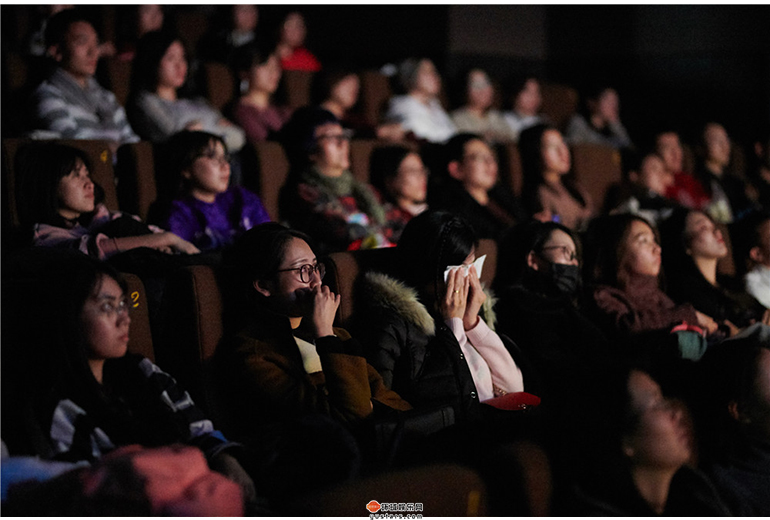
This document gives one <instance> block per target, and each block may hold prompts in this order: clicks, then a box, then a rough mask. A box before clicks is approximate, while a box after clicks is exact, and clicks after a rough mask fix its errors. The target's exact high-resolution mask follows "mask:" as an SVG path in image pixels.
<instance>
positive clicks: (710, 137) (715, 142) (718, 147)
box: [703, 123, 731, 167]
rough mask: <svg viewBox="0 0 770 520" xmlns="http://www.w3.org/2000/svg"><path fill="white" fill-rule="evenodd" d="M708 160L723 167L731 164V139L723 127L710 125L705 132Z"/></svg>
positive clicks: (714, 124)
mask: <svg viewBox="0 0 770 520" xmlns="http://www.w3.org/2000/svg"><path fill="white" fill-rule="evenodd" d="M703 140H704V141H705V142H706V155H707V160H708V161H711V162H714V163H716V164H717V165H719V166H721V167H725V166H727V165H728V164H730V147H731V145H730V137H729V136H728V135H727V131H726V130H725V129H724V127H723V126H722V125H718V124H716V123H710V124H708V125H707V126H706V129H705V131H704V132H703Z"/></svg>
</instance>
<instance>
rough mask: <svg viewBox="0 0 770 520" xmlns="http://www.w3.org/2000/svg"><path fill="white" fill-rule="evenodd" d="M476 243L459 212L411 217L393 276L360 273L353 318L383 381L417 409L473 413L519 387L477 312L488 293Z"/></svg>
mask: <svg viewBox="0 0 770 520" xmlns="http://www.w3.org/2000/svg"><path fill="white" fill-rule="evenodd" d="M476 244H477V238H476V236H475V234H474V232H473V229H472V228H471V226H470V225H469V224H468V222H466V221H465V220H463V219H462V218H460V217H457V216H454V215H452V214H450V213H446V212H433V211H429V212H426V213H422V214H421V215H418V216H417V217H415V218H413V219H412V220H411V221H410V222H409V224H407V226H406V228H405V229H404V232H403V234H402V235H401V239H400V240H399V243H398V246H397V247H396V251H397V254H398V265H397V268H396V271H397V272H398V273H399V275H398V278H392V277H391V276H389V275H386V274H381V273H367V275H366V278H365V281H364V284H363V286H362V287H361V291H362V292H361V294H360V295H359V297H358V298H357V299H356V301H357V309H356V311H357V312H358V315H357V316H356V317H355V318H354V322H355V323H356V324H357V325H356V330H357V332H358V335H359V337H360V338H361V342H362V344H363V345H364V348H365V353H366V357H367V360H368V361H369V362H370V363H371V364H372V366H374V368H375V369H377V371H378V372H379V373H380V374H381V375H382V378H383V380H384V381H385V384H386V385H387V386H388V387H389V388H391V389H393V390H394V391H396V392H398V393H399V395H401V396H402V397H404V398H405V399H407V400H408V401H409V402H410V403H411V404H412V405H413V406H414V407H415V408H417V409H427V408H431V407H435V406H440V405H447V404H448V405H451V406H452V407H454V409H455V417H456V418H457V421H458V422H465V421H469V420H473V419H480V418H481V413H482V412H481V408H480V407H479V403H483V402H485V401H490V400H493V399H494V398H496V397H500V396H503V395H505V394H513V393H515V392H521V391H523V390H524V388H525V382H524V376H523V375H522V371H521V369H520V368H519V366H517V363H516V362H515V361H514V359H513V358H512V357H511V354H510V353H509V352H508V350H507V349H506V345H505V344H504V343H503V341H502V339H501V338H500V337H499V336H498V335H497V334H496V333H495V332H494V331H493V330H492V329H491V328H490V327H489V325H487V322H486V321H484V320H483V319H481V317H480V316H479V312H480V311H481V310H482V306H483V305H484V303H485V302H488V298H487V295H486V293H485V292H484V291H483V289H482V287H481V284H480V282H479V273H478V269H477V268H476V267H475V266H474V262H475V261H476V254H475V253H476ZM445 273H446V274H445ZM485 316H487V317H488V316H489V314H485ZM509 397H514V396H513V395H511V396H509Z"/></svg>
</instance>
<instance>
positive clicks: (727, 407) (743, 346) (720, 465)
mask: <svg viewBox="0 0 770 520" xmlns="http://www.w3.org/2000/svg"><path fill="white" fill-rule="evenodd" d="M703 362H704V364H705V365H706V366H707V370H706V371H705V373H706V378H707V381H708V383H707V384H706V385H704V388H703V394H702V395H703V398H704V400H706V401H707V404H708V407H707V411H708V412H710V413H711V417H709V419H711V420H712V422H711V423H710V424H709V425H708V427H707V428H704V431H705V432H707V433H712V432H713V430H718V431H719V432H720V433H721V435H722V439H720V441H719V442H718V443H717V444H716V448H717V449H716V453H715V454H714V459H715V460H713V462H712V464H711V465H710V468H709V474H710V476H711V478H712V479H713V481H714V484H715V486H716V488H717V490H718V491H719V492H720V494H721V495H722V497H723V498H724V500H725V501H726V502H727V504H728V506H729V507H730V509H731V511H732V513H733V514H734V515H736V516H767V515H768V514H770V497H768V495H767V492H766V490H767V489H768V486H770V449H769V448H768V446H770V420H768V417H770V414H769V413H768V411H770V327H768V326H766V325H759V324H757V325H754V326H752V327H750V328H749V329H747V330H746V332H745V333H744V334H741V335H740V336H739V337H736V338H734V339H730V340H728V341H725V342H724V343H723V344H722V345H719V347H718V348H715V349H713V351H712V350H711V349H709V352H708V353H707V355H706V357H705V358H704V359H703Z"/></svg>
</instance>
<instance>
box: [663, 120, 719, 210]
mask: <svg viewBox="0 0 770 520" xmlns="http://www.w3.org/2000/svg"><path fill="white" fill-rule="evenodd" d="M655 151H657V152H658V155H660V156H661V157H662V158H663V164H665V165H666V170H667V171H668V173H669V174H671V175H673V176H674V183H673V184H672V185H671V186H669V187H668V190H667V191H666V197H668V198H669V199H672V200H674V201H676V202H677V203H679V204H681V205H682V206H684V207H686V208H693V209H704V208H705V207H706V206H707V205H708V203H709V197H708V195H707V194H706V192H705V191H703V187H702V186H701V185H700V183H699V182H698V181H697V180H696V179H695V177H693V176H692V174H691V173H690V172H686V171H685V170H684V149H683V148H682V143H681V141H680V140H679V134H678V133H676V132H675V131H673V130H664V131H662V132H658V134H657V135H656V136H655Z"/></svg>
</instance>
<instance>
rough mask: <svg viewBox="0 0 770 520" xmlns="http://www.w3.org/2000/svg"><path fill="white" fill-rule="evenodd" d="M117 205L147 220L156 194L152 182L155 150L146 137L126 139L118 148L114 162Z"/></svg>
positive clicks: (156, 191) (153, 179) (153, 178)
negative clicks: (126, 141)
mask: <svg viewBox="0 0 770 520" xmlns="http://www.w3.org/2000/svg"><path fill="white" fill-rule="evenodd" d="M116 176H117V177H118V179H120V182H119V183H118V202H119V203H120V209H121V210H123V211H127V212H129V213H132V214H134V215H138V216H139V217H140V218H141V219H142V220H145V221H146V220H147V214H148V212H149V210H150V206H151V205H152V203H153V202H155V199H156V198H157V196H158V190H157V186H156V185H155V153H154V150H153V145H152V143H150V142H149V141H140V142H138V143H127V144H124V145H122V146H121V147H120V148H118V162H117V165H116Z"/></svg>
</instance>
